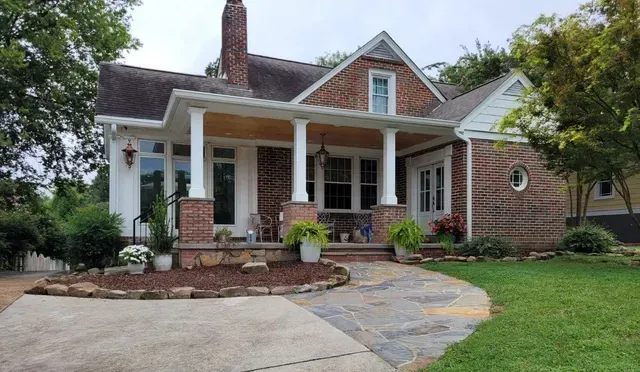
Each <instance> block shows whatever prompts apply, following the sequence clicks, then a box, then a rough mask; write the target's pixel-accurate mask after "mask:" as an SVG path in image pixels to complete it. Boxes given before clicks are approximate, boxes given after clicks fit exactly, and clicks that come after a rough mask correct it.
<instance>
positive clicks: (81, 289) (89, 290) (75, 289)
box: [67, 282, 100, 297]
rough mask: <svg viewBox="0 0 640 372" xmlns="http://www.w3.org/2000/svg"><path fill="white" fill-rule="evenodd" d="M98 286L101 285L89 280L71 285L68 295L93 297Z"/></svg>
mask: <svg viewBox="0 0 640 372" xmlns="http://www.w3.org/2000/svg"><path fill="white" fill-rule="evenodd" d="M97 288H100V287H98V286H97V285H95V284H93V283H89V282H82V283H76V284H72V285H70V286H69V290H68V291H67V295H69V296H71V297H91V295H92V294H93V291H95V290H96V289H97Z"/></svg>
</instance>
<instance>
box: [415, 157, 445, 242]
mask: <svg viewBox="0 0 640 372" xmlns="http://www.w3.org/2000/svg"><path fill="white" fill-rule="evenodd" d="M417 182H418V187H417V190H418V195H417V198H416V201H417V203H418V206H417V208H416V210H417V211H418V223H419V224H420V225H421V226H422V227H424V228H425V231H426V232H427V235H430V234H431V229H430V228H429V222H431V221H434V220H437V219H439V218H440V217H442V215H443V214H444V190H445V187H444V182H445V176H444V164H443V163H436V164H433V165H429V166H426V167H422V168H418V180H417Z"/></svg>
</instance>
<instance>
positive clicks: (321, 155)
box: [316, 133, 329, 170]
mask: <svg viewBox="0 0 640 372" xmlns="http://www.w3.org/2000/svg"><path fill="white" fill-rule="evenodd" d="M325 134H326V133H320V135H321V136H322V146H320V150H318V152H316V159H318V164H320V168H322V169H323V170H324V166H325V165H326V164H327V160H329V151H327V150H325V148H324V136H325Z"/></svg>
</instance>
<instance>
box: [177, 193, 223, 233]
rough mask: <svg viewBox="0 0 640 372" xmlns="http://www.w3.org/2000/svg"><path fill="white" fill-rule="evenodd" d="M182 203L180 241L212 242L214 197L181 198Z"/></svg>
mask: <svg viewBox="0 0 640 372" xmlns="http://www.w3.org/2000/svg"><path fill="white" fill-rule="evenodd" d="M178 203H180V234H179V241H180V243H186V244H212V243H213V241H214V237H213V234H214V230H213V223H214V222H213V199H205V198H181V199H180V200H179V201H178Z"/></svg>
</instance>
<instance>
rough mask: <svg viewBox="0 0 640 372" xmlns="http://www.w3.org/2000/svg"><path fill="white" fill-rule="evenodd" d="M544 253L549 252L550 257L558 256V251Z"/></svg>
mask: <svg viewBox="0 0 640 372" xmlns="http://www.w3.org/2000/svg"><path fill="white" fill-rule="evenodd" d="M544 253H546V254H547V256H549V257H551V258H553V257H555V256H556V252H544Z"/></svg>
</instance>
